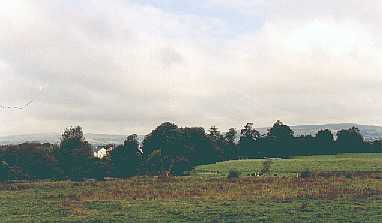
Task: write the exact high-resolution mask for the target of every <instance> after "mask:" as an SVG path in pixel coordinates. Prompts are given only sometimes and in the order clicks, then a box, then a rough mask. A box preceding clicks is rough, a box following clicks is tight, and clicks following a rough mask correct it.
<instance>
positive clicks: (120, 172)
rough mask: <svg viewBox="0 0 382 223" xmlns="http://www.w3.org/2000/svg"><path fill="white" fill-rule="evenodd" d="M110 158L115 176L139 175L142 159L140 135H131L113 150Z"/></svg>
mask: <svg viewBox="0 0 382 223" xmlns="http://www.w3.org/2000/svg"><path fill="white" fill-rule="evenodd" d="M110 160H111V163H112V170H113V175H114V176H117V177H127V176H135V175H137V174H138V172H139V167H140V163H141V160H142V154H141V152H140V150H139V142H138V136H137V135H136V134H133V135H129V136H128V137H127V139H126V140H125V141H124V144H123V145H120V146H118V147H116V148H115V149H113V150H112V152H111V154H110Z"/></svg>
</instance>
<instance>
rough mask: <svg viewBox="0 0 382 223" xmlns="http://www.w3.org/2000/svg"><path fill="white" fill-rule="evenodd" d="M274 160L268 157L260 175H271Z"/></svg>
mask: <svg viewBox="0 0 382 223" xmlns="http://www.w3.org/2000/svg"><path fill="white" fill-rule="evenodd" d="M271 166H272V160H271V159H266V160H264V162H263V166H262V168H261V170H260V173H259V174H260V176H264V175H269V174H270V173H271Z"/></svg>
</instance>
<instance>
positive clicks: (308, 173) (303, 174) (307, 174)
mask: <svg viewBox="0 0 382 223" xmlns="http://www.w3.org/2000/svg"><path fill="white" fill-rule="evenodd" d="M312 176H313V172H312V171H310V170H304V171H302V172H301V173H300V177H301V178H308V177H312Z"/></svg>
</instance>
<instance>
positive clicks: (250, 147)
mask: <svg viewBox="0 0 382 223" xmlns="http://www.w3.org/2000/svg"><path fill="white" fill-rule="evenodd" d="M259 139H260V133H259V131H257V130H256V129H254V128H253V123H247V124H246V125H245V126H244V128H243V129H242V130H241V131H240V140H239V150H240V156H245V157H256V156H257V155H258V152H259V151H257V150H256V149H257V148H256V142H257V141H258V140H259Z"/></svg>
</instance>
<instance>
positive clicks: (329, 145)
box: [315, 129, 334, 154]
mask: <svg viewBox="0 0 382 223" xmlns="http://www.w3.org/2000/svg"><path fill="white" fill-rule="evenodd" d="M315 139H316V146H315V150H316V151H315V153H316V154H331V153H333V150H334V148H333V146H334V136H333V133H332V132H331V131H330V130H329V129H325V130H320V131H318V132H317V134H316V137H315Z"/></svg>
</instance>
